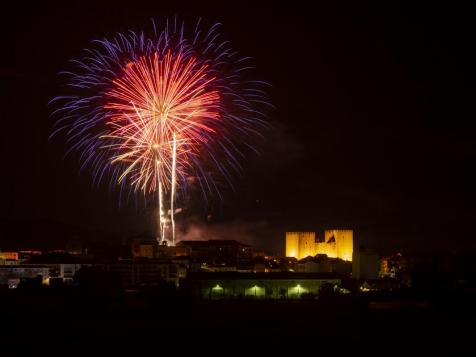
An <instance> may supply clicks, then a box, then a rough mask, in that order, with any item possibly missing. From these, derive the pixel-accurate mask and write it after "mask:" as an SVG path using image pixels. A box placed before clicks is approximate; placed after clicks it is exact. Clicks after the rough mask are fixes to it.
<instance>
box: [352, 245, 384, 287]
mask: <svg viewBox="0 0 476 357" xmlns="http://www.w3.org/2000/svg"><path fill="white" fill-rule="evenodd" d="M379 269H380V261H379V256H378V254H377V252H375V251H373V250H371V249H366V248H360V249H358V250H356V251H355V252H354V259H353V261H352V278H354V279H358V280H374V279H377V278H378V277H379Z"/></svg>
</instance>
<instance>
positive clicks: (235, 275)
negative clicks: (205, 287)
mask: <svg viewBox="0 0 476 357" xmlns="http://www.w3.org/2000/svg"><path fill="white" fill-rule="evenodd" d="M188 278H189V279H192V280H210V279H214V280H220V279H221V280H243V279H244V280H273V279H278V280H316V279H344V278H347V276H346V275H343V274H338V273H294V272H280V273H240V272H233V271H232V272H216V273H214V272H210V273H206V272H191V273H189V275H188Z"/></svg>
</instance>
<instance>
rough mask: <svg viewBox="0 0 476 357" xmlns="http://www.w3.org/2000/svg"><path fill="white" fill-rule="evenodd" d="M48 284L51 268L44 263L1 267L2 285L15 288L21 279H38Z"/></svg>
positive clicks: (0, 280) (0, 281) (0, 277)
mask: <svg viewBox="0 0 476 357" xmlns="http://www.w3.org/2000/svg"><path fill="white" fill-rule="evenodd" d="M39 277H41V281H42V282H43V283H44V284H46V283H47V281H48V278H49V268H48V267H47V266H44V265H10V266H2V267H0V287H2V286H3V287H8V288H10V289H14V288H16V287H18V285H19V284H20V282H21V281H24V280H27V279H36V278H39Z"/></svg>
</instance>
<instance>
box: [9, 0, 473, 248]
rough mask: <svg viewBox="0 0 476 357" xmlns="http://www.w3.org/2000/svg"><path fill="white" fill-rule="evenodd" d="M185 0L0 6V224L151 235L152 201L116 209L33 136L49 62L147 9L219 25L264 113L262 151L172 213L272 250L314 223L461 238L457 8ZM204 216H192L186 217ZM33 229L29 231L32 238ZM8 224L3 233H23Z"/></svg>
mask: <svg viewBox="0 0 476 357" xmlns="http://www.w3.org/2000/svg"><path fill="white" fill-rule="evenodd" d="M41 3H42V2H41ZM192 3H195V4H197V3H200V5H189V4H187V3H186V2H180V3H178V2H177V5H176V6H175V5H174V2H170V1H169V2H168V4H166V3H165V2H161V1H150V2H149V3H145V2H141V1H132V2H128V3H126V4H124V5H122V4H120V2H114V3H110V4H109V5H106V4H103V5H97V4H93V3H91V4H90V5H86V3H85V2H79V1H70V2H66V1H64V2H61V3H59V4H56V3H55V4H53V3H50V4H49V5H39V4H37V5H30V4H26V3H25V5H17V6H16V7H14V8H11V9H10V10H7V11H3V16H2V17H3V19H2V21H1V23H2V24H1V26H2V27H4V28H2V58H1V67H0V78H1V82H2V87H3V89H2V93H3V95H2V101H3V105H2V128H3V131H2V134H1V138H2V161H3V163H2V180H3V184H2V185H1V188H2V206H3V208H4V210H5V212H6V214H4V220H6V222H5V224H7V225H8V226H9V227H10V228H11V227H14V228H15V227H16V228H19V230H21V228H22V227H18V225H22V224H24V222H20V221H25V220H26V221H33V222H39V221H43V220H46V221H49V222H62V223H67V224H72V225H74V226H79V227H84V228H88V229H101V230H104V231H107V232H115V233H116V234H118V235H121V236H125V235H128V234H132V233H136V232H140V231H142V230H145V229H153V211H152V209H151V208H144V207H142V206H141V207H138V208H136V207H135V206H134V204H133V203H131V204H129V205H128V206H123V207H119V205H118V203H117V198H116V195H115V194H114V193H110V192H108V188H107V187H106V186H100V187H91V183H90V176H89V174H88V173H87V172H84V173H80V174H78V164H77V161H76V160H75V158H74V157H69V158H66V159H64V158H63V153H64V151H65V149H66V146H65V144H64V142H63V141H61V140H53V141H52V142H48V141H47V137H48V134H49V133H50V131H51V128H52V125H53V120H54V119H53V118H51V117H50V116H49V113H50V111H51V108H49V107H48V106H47V103H48V101H49V100H50V99H51V98H52V97H54V96H55V95H58V94H61V93H62V92H61V91H62V88H61V80H60V79H59V78H58V76H57V72H59V71H61V70H63V69H64V68H65V67H66V65H67V60H68V59H70V58H73V57H76V56H78V55H80V54H81V50H82V49H83V48H85V47H88V46H89V41H90V40H93V39H95V38H98V37H103V36H110V35H113V34H114V32H116V31H122V30H127V29H140V28H142V27H144V26H148V25H149V24H150V19H151V18H152V17H153V18H156V19H157V20H159V21H161V20H162V19H165V18H166V17H172V16H174V15H178V16H179V17H180V18H182V19H184V20H185V21H187V22H192V21H195V20H196V19H197V18H198V17H200V16H201V17H203V18H204V20H205V21H206V22H207V23H213V22H222V23H223V24H224V27H223V33H224V35H225V37H227V38H228V39H230V40H231V41H232V44H233V46H234V47H235V48H236V49H238V50H239V51H240V52H241V53H242V54H243V55H249V56H253V57H255V58H256V62H255V63H256V66H257V74H258V76H259V77H261V79H264V80H266V81H269V82H271V83H272V85H273V87H272V89H271V91H270V97H271V100H272V102H273V104H275V105H276V107H277V110H275V111H273V112H271V113H270V115H269V117H270V120H271V121H272V122H273V124H274V128H275V129H274V130H273V131H271V132H269V134H268V136H269V139H268V140H267V142H266V143H265V144H263V148H262V151H263V154H262V155H261V156H260V157H257V158H253V159H251V160H250V161H249V162H248V163H247V164H246V170H245V174H244V176H243V177H242V178H240V179H239V180H237V184H236V187H235V191H233V190H229V191H227V192H225V196H226V200H225V201H224V202H223V203H215V204H213V205H209V206H204V205H202V206H200V205H195V206H196V207H190V208H189V209H187V210H186V212H185V213H184V214H183V216H182V217H181V220H182V223H186V222H190V221H191V220H193V221H194V222H195V226H196V227H199V228H200V229H211V231H212V232H223V231H224V232H227V231H228V232H229V234H230V236H231V237H232V238H236V237H237V236H238V237H239V236H240V235H241V234H242V235H244V237H243V240H245V241H248V242H252V243H253V244H255V245H257V246H259V247H264V248H266V249H268V250H270V251H272V252H274V251H278V250H281V249H282V248H283V234H284V233H283V232H284V231H285V230H289V229H299V230H317V231H318V232H321V231H322V230H323V229H324V228H326V227H344V228H345V227H349V228H353V229H354V230H355V236H356V239H357V240H358V242H359V243H360V244H364V245H368V246H372V247H375V248H377V249H379V250H380V251H389V250H394V249H400V248H407V249H419V248H422V247H424V246H427V247H428V246H430V245H432V246H435V247H437V248H440V247H442V246H443V244H444V243H445V242H448V243H451V244H453V245H454V246H455V247H464V246H469V245H471V246H474V240H473V239H474V236H475V235H474V233H473V222H474V221H476V203H475V199H476V189H475V186H474V183H475V182H476V180H475V176H476V175H475V169H474V168H475V157H476V144H475V140H474V129H475V127H476V124H475V122H474V118H475V115H474V114H475V113H474V107H473V106H470V88H472V87H474V85H472V86H470V84H469V62H470V60H469V58H470V52H471V49H470V47H472V46H473V43H474V32H473V29H472V28H470V19H469V14H470V11H469V9H464V8H458V7H457V6H456V5H451V7H448V6H450V5H449V3H448V4H446V6H445V7H443V6H441V7H439V6H437V5H435V3H428V5H423V4H421V5H419V6H418V7H414V6H412V5H406V6H404V5H401V4H400V3H398V2H397V3H394V4H389V2H385V3H386V4H385V5H382V4H377V3H376V4H374V5H362V4H360V2H348V3H346V2H333V3H334V5H328V4H327V5H325V6H323V5H320V6H315V8H311V7H310V5H303V4H298V2H292V4H293V6H292V7H287V6H284V5H276V4H271V3H270V4H267V5H265V4H263V5H260V6H258V5H257V2H255V3H247V4H246V3H243V2H238V1H235V2H232V3H230V4H228V2H226V4H225V2H222V3H220V5H218V4H213V3H204V2H202V1H200V2H197V1H195V2H192ZM325 3H327V2H325ZM67 4H68V5H67ZM473 63H474V62H473ZM208 214H211V219H210V221H209V222H208V223H207V224H206V225H202V224H199V223H197V222H200V221H201V220H202V218H201V217H206V216H207V215H208ZM35 224H38V223H34V224H33V225H32V226H31V227H32V228H30V230H29V231H28V232H29V233H28V234H31V235H32V236H33V238H34V239H42V237H38V235H37V233H36V231H35ZM3 231H4V232H5V230H3ZM8 232H10V233H9V234H7V235H8V237H4V238H2V240H3V239H5V241H6V240H14V239H17V238H18V239H20V238H21V237H17V236H16V233H14V232H15V230H13V234H12V233H11V232H12V230H11V229H10V230H9V231H8ZM231 232H233V233H231ZM227 234H228V233H227ZM245 236H246V237H245ZM225 238H226V237H225ZM0 247H1V244H0Z"/></svg>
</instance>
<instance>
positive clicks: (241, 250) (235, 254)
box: [176, 239, 253, 271]
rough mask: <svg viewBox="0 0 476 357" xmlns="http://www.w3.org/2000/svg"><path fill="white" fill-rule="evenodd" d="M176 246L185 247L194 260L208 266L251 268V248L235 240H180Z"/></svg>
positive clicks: (250, 269) (238, 268)
mask: <svg viewBox="0 0 476 357" xmlns="http://www.w3.org/2000/svg"><path fill="white" fill-rule="evenodd" d="M176 247H177V248H182V249H184V248H185V249H186V250H187V251H188V252H189V254H190V258H191V259H192V261H194V262H199V263H205V265H206V266H208V267H218V266H223V267H236V269H237V270H242V269H247V270H249V271H252V269H253V249H252V248H251V247H250V246H249V245H246V244H242V243H240V242H237V241H235V240H221V239H220V240H214V239H212V240H207V241H180V242H178V243H177V245H176Z"/></svg>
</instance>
